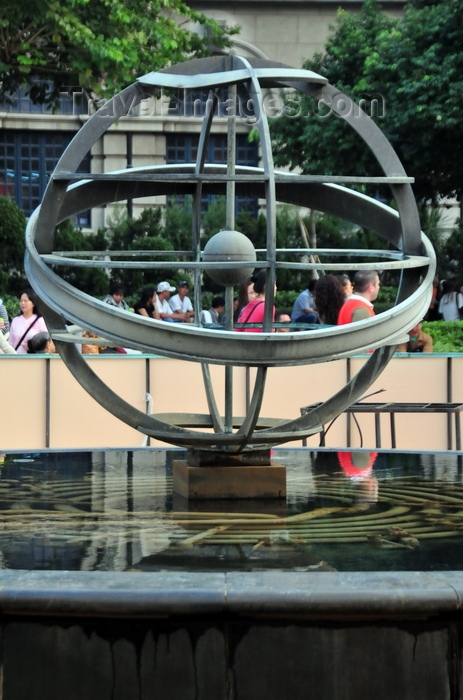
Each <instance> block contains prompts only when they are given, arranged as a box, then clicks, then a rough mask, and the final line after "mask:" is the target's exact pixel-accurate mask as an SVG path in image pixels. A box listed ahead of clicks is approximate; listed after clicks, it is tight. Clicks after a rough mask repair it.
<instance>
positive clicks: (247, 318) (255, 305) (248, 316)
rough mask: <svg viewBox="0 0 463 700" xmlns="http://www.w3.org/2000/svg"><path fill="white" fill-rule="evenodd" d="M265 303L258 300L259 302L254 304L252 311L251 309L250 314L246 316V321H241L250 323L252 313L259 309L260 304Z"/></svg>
mask: <svg viewBox="0 0 463 700" xmlns="http://www.w3.org/2000/svg"><path fill="white" fill-rule="evenodd" d="M263 303H264V302H263V301H258V302H257V304H254V306H253V307H252V309H251V311H250V312H249V314H248V315H247V316H246V320H245V321H241V323H248V321H249V319H250V318H251V316H252V314H253V313H254V311H255V310H256V309H257V307H258V306H259V304H263Z"/></svg>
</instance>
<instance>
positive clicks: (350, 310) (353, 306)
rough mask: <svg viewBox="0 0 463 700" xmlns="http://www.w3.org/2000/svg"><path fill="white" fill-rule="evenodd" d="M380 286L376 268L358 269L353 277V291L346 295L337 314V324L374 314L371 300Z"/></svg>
mask: <svg viewBox="0 0 463 700" xmlns="http://www.w3.org/2000/svg"><path fill="white" fill-rule="evenodd" d="M379 288H380V283H379V275H378V273H377V272H376V270H359V271H358V272H357V273H356V274H355V277H354V293H353V294H351V295H350V296H349V297H347V299H346V301H345V302H344V304H343V305H342V306H341V310H340V312H339V315H338V326H342V325H344V324H345V323H354V322H355V321H363V319H365V318H370V316H374V315H375V312H374V310H373V302H374V301H375V299H376V297H377V296H378V293H379Z"/></svg>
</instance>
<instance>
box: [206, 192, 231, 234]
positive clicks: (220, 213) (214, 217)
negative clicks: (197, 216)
mask: <svg viewBox="0 0 463 700" xmlns="http://www.w3.org/2000/svg"><path fill="white" fill-rule="evenodd" d="M226 220H227V211H226V202H225V197H214V199H212V200H211V202H210V203H209V206H208V208H207V211H205V212H204V214H203V217H202V230H203V236H204V241H208V240H209V238H211V237H212V236H214V235H215V234H216V233H218V231H223V230H224V228H225V223H226Z"/></svg>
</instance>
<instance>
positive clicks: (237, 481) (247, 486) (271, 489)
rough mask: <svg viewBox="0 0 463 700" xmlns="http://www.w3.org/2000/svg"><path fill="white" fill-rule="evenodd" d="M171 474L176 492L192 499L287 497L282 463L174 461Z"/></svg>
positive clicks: (284, 471)
mask: <svg viewBox="0 0 463 700" xmlns="http://www.w3.org/2000/svg"><path fill="white" fill-rule="evenodd" d="M172 471H173V490H174V492H175V493H178V494H180V495H181V496H183V497H184V498H187V499H189V500H206V499H213V498H215V499H228V498H233V499H236V498H286V467H285V466H283V465H282V464H266V465H260V466H255V465H252V466H249V465H239V466H233V467H229V466H217V467H196V466H191V465H189V464H188V463H187V462H186V461H184V460H174V461H173V464H172Z"/></svg>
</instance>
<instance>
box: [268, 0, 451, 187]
mask: <svg viewBox="0 0 463 700" xmlns="http://www.w3.org/2000/svg"><path fill="white" fill-rule="evenodd" d="M461 5H462V3H461V0H439V2H437V1H434V2H432V1H426V0H410V1H409V2H408V3H407V5H406V6H405V10H404V15H403V17H402V18H401V19H393V18H390V17H387V16H386V15H385V14H383V13H382V12H381V10H380V4H379V3H378V2H377V0H365V2H364V3H363V5H362V9H361V11H360V12H359V13H358V14H350V13H348V12H346V11H343V10H340V11H339V13H338V18H337V24H336V25H335V26H334V27H332V28H331V34H330V36H329V38H328V41H327V43H326V46H325V53H324V54H323V55H322V54H318V55H316V56H315V57H314V58H313V59H312V60H309V61H307V62H306V63H305V65H304V67H305V68H306V69H309V70H313V71H315V72H317V73H320V74H322V75H324V76H325V77H326V78H327V79H328V81H329V82H330V83H332V84H334V85H336V86H337V87H339V88H340V89H341V90H343V91H344V92H345V93H347V94H348V95H350V96H351V97H352V98H353V99H354V100H355V101H357V102H358V101H359V100H360V99H362V98H363V99H364V100H365V102H364V104H365V105H366V107H367V112H368V114H369V115H370V116H372V117H373V119H374V120H375V121H376V123H377V124H378V125H379V127H380V128H381V130H382V131H383V132H384V133H385V135H386V136H387V138H388V139H389V140H390V142H391V144H392V145H393V147H394V148H395V150H396V151H397V153H398V155H399V157H400V159H401V160H402V162H403V164H404V167H405V169H406V171H407V174H409V175H410V176H412V177H414V178H415V185H414V192H415V196H416V198H417V200H422V199H426V200H432V201H435V200H437V198H438V197H448V196H457V197H460V196H461V194H462V190H463V157H462V151H463V122H462V120H461V115H460V112H461V89H462V82H461V75H462V74H463V52H462V51H461V33H462V29H463V13H462V12H461V9H462V6H461ZM372 96H376V97H379V109H378V110H377V111H376V112H375V111H374V109H373V106H374V102H373V101H372V100H371V97H372ZM288 104H289V103H288ZM299 107H300V112H301V116H297V117H294V118H288V114H289V115H290V116H291V114H294V109H293V112H291V111H289V109H287V110H286V118H279V119H275V120H274V122H273V124H272V132H273V136H274V139H275V142H276V145H275V160H276V163H277V164H278V165H285V166H286V165H289V166H290V167H292V168H296V167H301V168H302V169H303V171H304V172H306V173H319V174H320V173H327V174H352V175H362V174H363V175H379V174H381V173H380V170H379V166H378V164H377V163H376V161H374V160H373V157H372V156H371V154H370V152H369V151H368V149H367V148H366V146H365V145H364V144H363V142H362V141H361V140H360V138H359V137H358V136H357V135H356V134H355V133H354V132H353V130H352V129H350V127H348V126H347V124H346V123H345V122H344V120H342V119H340V118H337V117H334V116H332V115H330V114H329V111H326V110H325V111H324V112H323V110H322V107H321V106H320V105H318V104H317V103H316V102H315V101H313V100H312V99H311V98H310V97H304V98H303V99H302V100H301V102H300V105H298V109H299ZM370 110H371V112H370ZM302 115H304V116H302Z"/></svg>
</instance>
